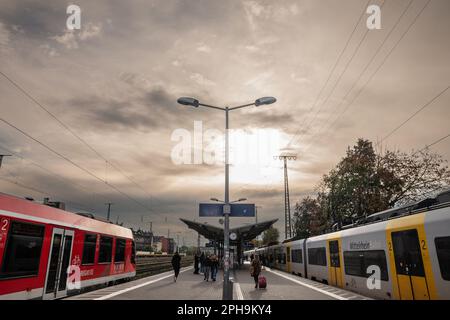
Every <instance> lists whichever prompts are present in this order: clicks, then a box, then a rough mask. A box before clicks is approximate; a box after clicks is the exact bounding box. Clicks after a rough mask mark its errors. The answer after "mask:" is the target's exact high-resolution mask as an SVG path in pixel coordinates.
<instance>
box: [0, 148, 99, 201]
mask: <svg viewBox="0 0 450 320" xmlns="http://www.w3.org/2000/svg"><path fill="white" fill-rule="evenodd" d="M0 148H1V149H3V150H6V151H7V152H9V153H11V154H12V155H14V156H15V157H17V158H20V159H22V160H26V161H28V162H29V163H31V164H32V165H33V166H35V167H37V168H39V169H41V170H42V171H44V172H46V173H47V174H48V175H50V176H52V177H53V178H57V179H59V180H60V181H62V182H67V181H68V180H69V179H68V178H66V177H64V176H62V175H60V174H58V173H56V172H54V171H51V170H49V169H47V168H46V167H44V166H41V165H40V164H39V163H36V162H35V161H33V160H31V159H27V158H25V157H23V156H22V155H20V154H18V153H17V152H14V151H12V150H11V149H9V148H7V147H5V146H3V145H2V144H0ZM70 183H71V184H72V185H74V186H76V187H78V189H79V190H82V191H85V192H86V193H92V194H94V195H97V196H100V197H102V198H104V199H105V200H108V198H107V197H106V196H104V195H102V194H100V193H98V192H95V191H93V190H87V189H86V188H85V187H84V186H82V185H81V184H79V183H76V182H73V181H71V182H70Z"/></svg>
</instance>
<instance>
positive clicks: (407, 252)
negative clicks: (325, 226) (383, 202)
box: [244, 191, 450, 300]
mask: <svg viewBox="0 0 450 320" xmlns="http://www.w3.org/2000/svg"><path fill="white" fill-rule="evenodd" d="M255 253H256V254H258V255H259V256H260V258H261V260H262V261H263V263H264V264H265V265H267V266H269V267H272V268H275V269H280V270H283V271H286V272H289V273H293V274H297V275H299V276H302V277H305V278H308V279H312V280H316V281H320V282H323V283H327V284H330V285H333V286H337V287H341V288H344V289H347V290H350V291H354V292H357V293H360V294H363V295H365V296H368V297H373V298H376V299H401V300H414V299H415V300H437V299H446V300H449V299H450V191H446V192H443V193H441V194H439V195H438V196H436V197H435V198H428V199H425V200H423V201H420V202H418V203H414V204H411V205H407V206H403V207H401V208H395V209H390V210H386V211H383V212H380V213H376V214H373V215H371V216H369V217H367V219H365V222H364V224H363V225H361V224H359V225H357V226H348V227H347V228H345V227H344V228H343V229H342V230H340V231H337V232H333V233H328V234H323V235H320V236H315V237H311V238H307V239H300V240H294V241H285V242H284V243H282V244H278V245H275V246H269V247H263V248H258V249H255V250H250V251H246V252H244V257H246V258H247V259H248V258H249V257H250V255H251V254H255ZM374 266H375V269H376V271H375V272H376V273H377V274H374V273H373V272H374V270H375V269H374ZM375 276H377V278H378V280H379V282H378V283H377V284H378V285H377V286H375V287H374V286H373V285H370V284H368V282H371V283H373V281H372V280H373V279H372V278H373V277H375ZM369 277H370V278H371V279H369V280H370V281H368V278H369Z"/></svg>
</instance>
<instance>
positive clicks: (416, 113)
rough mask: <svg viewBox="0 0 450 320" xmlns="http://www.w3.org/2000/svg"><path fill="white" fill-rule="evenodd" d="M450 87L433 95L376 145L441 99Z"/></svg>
mask: <svg viewBox="0 0 450 320" xmlns="http://www.w3.org/2000/svg"><path fill="white" fill-rule="evenodd" d="M449 88H450V86H447V88H445V89H444V90H442V91H441V92H439V93H438V94H437V95H436V96H434V97H433V99H431V100H430V101H428V102H427V103H425V104H424V105H423V106H421V107H420V108H419V109H418V110H417V111H416V112H414V113H413V114H412V115H410V116H409V117H408V118H407V119H406V120H405V121H403V122H402V123H400V124H399V125H398V126H397V127H395V128H394V129H393V130H392V131H391V132H389V133H388V134H387V135H386V136H384V138H382V139H381V140H380V141H378V142H377V143H376V145H379V144H380V143H382V142H383V141H385V140H387V139H388V138H389V137H390V136H392V135H393V134H394V133H395V132H397V131H398V130H399V129H400V128H401V127H403V126H404V125H405V124H407V123H408V122H409V121H410V120H411V119H412V118H414V117H415V116H417V115H418V114H419V113H420V112H421V111H423V110H424V109H425V108H427V107H428V106H430V105H431V104H432V103H433V102H434V101H436V100H437V99H439V97H440V96H442V95H443V94H444V93H445V92H446V91H447V90H448V89H449Z"/></svg>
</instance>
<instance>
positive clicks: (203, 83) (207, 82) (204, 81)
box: [190, 73, 216, 86]
mask: <svg viewBox="0 0 450 320" xmlns="http://www.w3.org/2000/svg"><path fill="white" fill-rule="evenodd" d="M190 78H191V79H192V80H194V81H195V82H197V83H198V84H199V85H201V86H215V85H216V83H215V82H214V81H211V80H209V79H208V78H206V77H204V76H203V75H201V74H200V73H193V74H191V76H190Z"/></svg>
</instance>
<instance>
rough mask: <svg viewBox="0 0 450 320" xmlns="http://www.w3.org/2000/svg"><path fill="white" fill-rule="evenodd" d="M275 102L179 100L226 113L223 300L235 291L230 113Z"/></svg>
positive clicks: (230, 298)
mask: <svg viewBox="0 0 450 320" xmlns="http://www.w3.org/2000/svg"><path fill="white" fill-rule="evenodd" d="M275 101H277V100H276V99H275V98H274V97H263V98H259V99H256V100H255V102H253V103H249V104H244V105H240V106H237V107H232V108H230V107H225V108H222V107H216V106H212V105H208V104H203V103H200V102H199V101H198V100H197V99H194V98H189V97H181V98H179V99H178V100H177V102H178V103H179V104H182V105H186V106H192V107H195V108H198V107H199V106H202V107H206V108H211V109H216V110H220V111H225V201H224V203H225V205H224V206H223V214H224V216H225V222H224V232H223V233H224V239H223V249H224V264H223V265H224V268H223V269H224V270H223V300H232V293H233V291H232V290H230V288H229V286H230V269H229V262H230V261H229V259H230V237H229V233H230V212H231V207H230V199H229V163H228V162H229V161H228V158H229V146H228V140H229V133H228V129H229V126H228V113H229V112H230V111H233V110H237V109H242V108H245V107H250V106H256V107H258V106H261V105H265V104H272V103H274V102H275Z"/></svg>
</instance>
